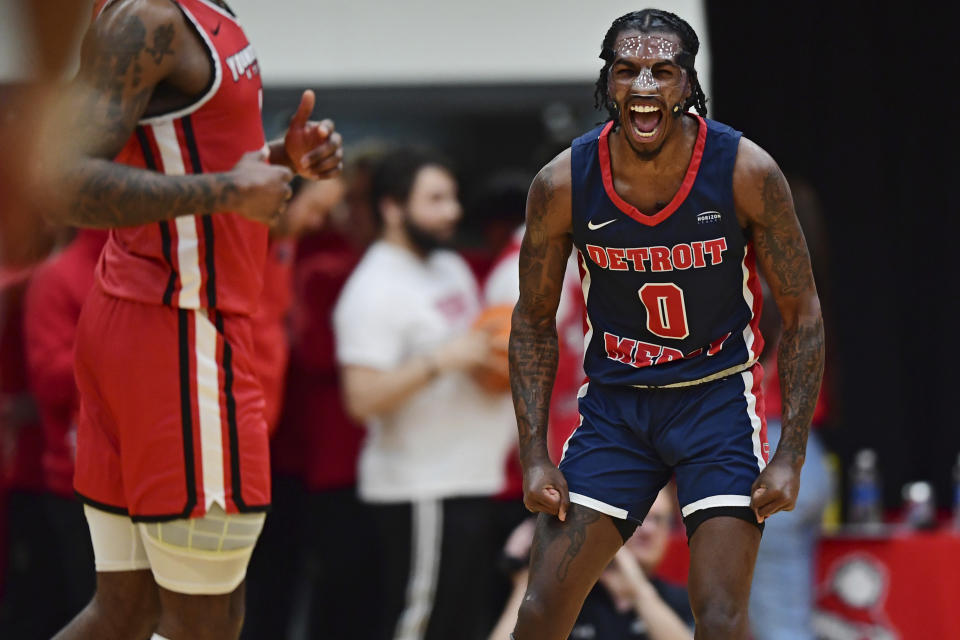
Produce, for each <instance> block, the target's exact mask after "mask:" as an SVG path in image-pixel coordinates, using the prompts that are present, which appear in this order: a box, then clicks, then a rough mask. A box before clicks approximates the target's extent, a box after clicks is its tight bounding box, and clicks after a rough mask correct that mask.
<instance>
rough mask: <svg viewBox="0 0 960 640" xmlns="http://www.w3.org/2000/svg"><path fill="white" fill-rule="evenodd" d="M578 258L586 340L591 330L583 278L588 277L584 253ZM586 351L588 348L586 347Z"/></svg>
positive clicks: (579, 253)
mask: <svg viewBox="0 0 960 640" xmlns="http://www.w3.org/2000/svg"><path fill="white" fill-rule="evenodd" d="M577 256H578V257H579V258H580V259H579V260H577V271H579V272H580V296H581V297H583V298H584V300H583V337H584V338H586V337H587V331H589V330H590V325H589V323H588V319H587V300H586V297H585V296H584V295H583V278H584V276H586V275H587V269H586V267H584V266H583V265H584V262H585V260H584V258H583V253H582V252H580V251H579V250H578V251H577ZM584 351H586V346H585V347H584Z"/></svg>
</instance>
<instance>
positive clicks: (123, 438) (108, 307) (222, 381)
mask: <svg viewBox="0 0 960 640" xmlns="http://www.w3.org/2000/svg"><path fill="white" fill-rule="evenodd" d="M252 345H253V337H252V331H251V326H250V320H249V318H246V317H241V316H231V315H223V314H220V313H217V312H216V311H207V310H191V309H177V308H171V307H165V306H159V305H148V304H141V303H138V302H131V301H127V300H121V299H118V298H114V297H112V296H109V295H107V294H106V293H104V292H103V290H102V289H101V288H100V287H99V285H95V286H94V287H93V289H92V290H91V292H90V297H89V298H88V299H87V301H86V304H85V305H84V308H83V312H82V314H81V316H80V323H79V326H78V329H77V345H76V376H77V386H78V387H79V389H80V418H79V425H78V428H77V465H76V475H75V477H74V487H75V489H76V491H77V493H78V494H79V495H80V497H81V498H82V499H83V500H84V501H85V502H87V503H88V504H90V505H91V506H93V507H97V508H99V509H103V510H106V511H111V512H114V513H121V514H128V515H129V516H131V518H132V519H134V520H139V521H151V520H166V519H174V518H190V517H200V516H202V515H204V514H205V513H206V511H207V509H208V508H209V507H210V506H211V505H212V504H214V503H217V504H220V505H221V506H222V507H223V508H224V509H225V510H226V511H227V512H228V513H236V512H250V511H263V510H265V509H266V508H267V507H268V505H269V502H270V469H269V466H270V463H269V459H270V457H269V449H268V441H267V428H266V423H265V421H264V418H263V391H262V389H261V386H260V382H259V380H258V378H257V376H256V375H255V370H254V368H253V359H252V355H251V354H252V353H253V346H252Z"/></svg>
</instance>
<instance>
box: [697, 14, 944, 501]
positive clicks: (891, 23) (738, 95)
mask: <svg viewBox="0 0 960 640" xmlns="http://www.w3.org/2000/svg"><path fill="white" fill-rule="evenodd" d="M944 6H945V5H944ZM939 7H940V5H934V4H929V3H898V4H897V5H893V4H890V5H887V4H886V3H883V2H881V3H857V2H853V3H845V2H822V1H820V2H803V3H789V4H788V3H779V2H765V3H763V2H742V1H740V2H738V1H725V2H708V3H707V9H708V19H709V25H710V38H711V47H712V55H713V62H714V67H713V86H714V96H713V97H714V98H715V100H716V111H715V113H713V114H712V115H713V116H714V117H717V118H718V119H721V120H724V121H726V122H728V123H729V124H731V125H733V126H735V127H737V128H740V129H742V130H743V131H744V132H745V134H746V135H747V136H748V137H750V138H751V139H753V140H754V141H756V142H757V143H759V144H760V145H761V146H763V147H764V148H766V149H767V150H768V151H769V152H770V153H771V154H772V155H773V156H774V157H775V158H776V159H777V160H778V162H780V164H781V166H782V167H783V169H784V170H785V171H786V172H787V173H788V174H789V175H790V176H791V178H792V179H805V180H806V181H809V184H810V185H812V187H813V188H814V189H815V191H816V193H817V195H818V196H819V200H820V202H821V207H822V211H823V221H824V229H825V231H826V238H827V254H828V255H827V257H828V263H827V264H824V265H818V266H820V267H824V268H823V271H825V272H826V273H824V274H823V275H821V276H820V280H821V283H820V284H821V288H822V289H823V290H824V291H823V293H824V297H825V299H824V301H823V303H824V307H825V313H826V315H827V321H828V322H829V325H828V331H829V339H828V342H829V346H828V349H829V353H828V359H829V362H828V367H829V368H830V369H831V373H832V374H833V376H832V377H833V383H834V385H835V389H836V392H837V393H836V394H835V397H836V398H837V400H838V401H839V405H838V406H837V407H836V409H837V411H836V412H835V419H834V421H833V422H834V424H833V425H832V429H828V430H826V431H825V432H824V435H825V437H826V439H827V440H828V442H829V443H830V444H831V445H832V446H833V447H834V448H835V449H836V450H837V451H839V452H840V453H841V454H842V456H843V459H844V463H845V464H846V463H848V462H849V456H850V454H851V453H852V452H853V451H854V450H855V449H857V448H859V447H864V446H870V447H873V448H875V449H876V450H877V452H878V455H879V464H880V466H881V470H882V472H883V476H884V482H885V496H886V500H887V504H888V506H895V505H897V504H899V502H900V496H899V490H900V487H901V486H902V485H903V483H904V482H906V481H909V480H916V479H928V480H933V481H934V482H935V491H936V495H937V498H938V502H939V504H940V506H948V505H949V504H950V497H951V489H950V468H951V466H952V465H953V464H954V462H955V461H956V459H957V454H958V452H960V419H958V414H957V407H958V405H960V402H958V401H960V368H958V364H957V363H958V354H960V344H958V340H957V337H958V336H957V333H958V332H957V327H958V320H960V315H958V313H960V285H958V282H960V251H958V246H957V242H958V239H960V233H958V231H960V224H958V217H960V206H958V201H957V199H956V197H955V193H956V190H957V182H958V178H960V174H958V171H957V170H958V168H960V167H958V162H957V156H956V151H955V147H956V145H957V142H958V140H960V138H958V127H957V115H958V114H957V108H956V106H955V105H954V102H953V100H954V99H953V98H951V97H949V96H950V94H951V93H953V92H954V91H955V90H956V89H955V86H956V82H957V73H956V72H957V69H958V65H957V62H958V60H957V57H958V55H957V36H956V33H955V31H954V30H953V28H952V26H951V21H949V20H947V19H946V15H945V14H944V13H942V12H941V11H940V8H939Z"/></svg>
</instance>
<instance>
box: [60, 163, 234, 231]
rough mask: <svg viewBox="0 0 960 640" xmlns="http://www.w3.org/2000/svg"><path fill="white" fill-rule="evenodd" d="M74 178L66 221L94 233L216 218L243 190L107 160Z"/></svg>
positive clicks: (216, 179)
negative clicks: (189, 218) (196, 217)
mask: <svg viewBox="0 0 960 640" xmlns="http://www.w3.org/2000/svg"><path fill="white" fill-rule="evenodd" d="M71 179H72V180H74V181H76V185H77V186H76V189H75V192H74V193H75V200H74V202H73V204H72V207H71V209H70V211H69V214H68V216H69V217H68V219H67V220H66V222H69V223H71V224H74V225H77V226H83V227H94V228H111V227H127V226H134V225H139V224H146V223H148V222H156V221H158V220H169V219H171V218H174V217H177V216H181V215H192V214H206V213H213V212H215V211H219V210H222V209H224V208H225V205H226V204H227V203H228V202H229V201H230V199H231V197H232V196H233V195H234V194H235V193H236V191H237V188H236V186H235V185H234V184H232V183H231V182H230V179H229V178H228V177H227V176H226V175H224V174H205V175H193V176H165V175H162V174H159V173H154V172H151V171H144V170H141V169H136V168H133V167H127V166H124V165H120V164H116V163H113V162H109V161H106V160H92V161H89V162H88V163H85V164H84V166H83V167H81V168H79V169H77V170H76V171H74V172H73V174H72V175H71Z"/></svg>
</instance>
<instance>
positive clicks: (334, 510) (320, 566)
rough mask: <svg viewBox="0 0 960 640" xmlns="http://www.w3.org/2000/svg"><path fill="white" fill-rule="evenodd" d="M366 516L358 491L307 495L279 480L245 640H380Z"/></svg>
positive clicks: (373, 550)
mask: <svg viewBox="0 0 960 640" xmlns="http://www.w3.org/2000/svg"><path fill="white" fill-rule="evenodd" d="M379 562H380V559H379V548H378V546H377V543H376V535H375V532H374V528H373V524H372V520H371V515H370V512H369V509H368V508H367V507H366V506H365V505H363V504H362V503H360V501H359V500H358V499H357V497H356V492H355V490H354V489H353V488H349V489H342V490H335V491H321V492H308V491H307V490H306V489H304V487H303V485H302V483H301V482H300V481H299V480H296V479H294V478H290V477H274V479H273V507H272V509H271V511H270V514H269V515H268V516H267V520H266V524H265V525H264V528H263V533H262V534H261V535H260V539H259V540H258V542H257V547H256V549H255V550H254V552H253V557H252V558H251V561H250V567H249V569H248V570H247V606H246V618H245V621H244V628H243V634H242V636H241V638H243V639H244V640H283V639H285V638H289V637H290V636H291V635H294V634H295V631H297V630H299V631H301V632H304V631H305V637H307V638H310V639H313V638H318V639H320V638H322V639H323V640H341V639H342V640H354V639H356V640H375V639H376V638H378V637H379V635H380V629H381V627H382V619H381V617H380V616H379V615H378V611H379V602H380V583H379V582H378V581H377V580H376V575H377V567H378V566H379Z"/></svg>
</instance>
